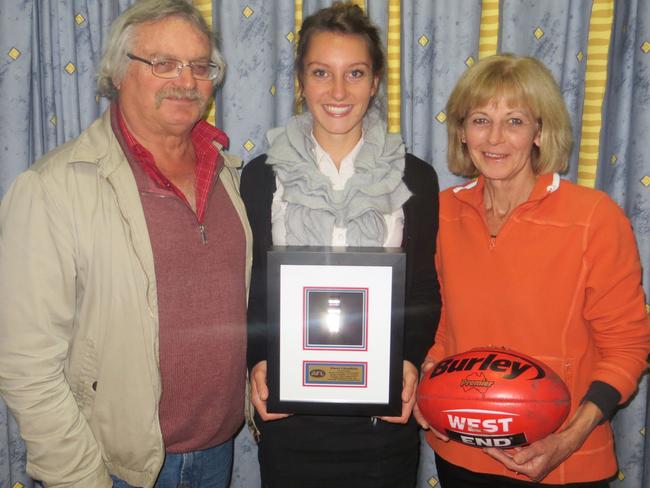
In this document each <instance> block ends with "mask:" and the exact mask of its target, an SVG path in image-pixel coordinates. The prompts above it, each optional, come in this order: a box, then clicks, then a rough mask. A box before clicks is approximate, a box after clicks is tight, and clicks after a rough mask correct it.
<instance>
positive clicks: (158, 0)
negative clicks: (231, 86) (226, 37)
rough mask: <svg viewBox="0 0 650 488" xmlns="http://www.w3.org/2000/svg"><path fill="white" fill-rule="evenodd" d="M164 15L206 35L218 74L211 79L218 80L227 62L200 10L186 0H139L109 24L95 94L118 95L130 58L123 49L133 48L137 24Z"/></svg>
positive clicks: (220, 78) (160, 17) (153, 20)
mask: <svg viewBox="0 0 650 488" xmlns="http://www.w3.org/2000/svg"><path fill="white" fill-rule="evenodd" d="M167 17H179V18H181V19H183V20H186V21H187V22H189V23H190V24H192V25H193V26H194V27H196V28H197V29H198V30H199V31H200V32H201V33H203V34H204V35H205V36H206V37H207V38H208V41H209V43H210V51H211V54H210V61H212V62H213V63H215V64H216V65H217V66H218V67H219V75H218V76H217V78H215V79H214V80H213V84H214V85H217V84H219V83H220V82H221V80H222V79H223V75H224V72H225V68H226V63H225V61H224V59H223V56H222V55H221V53H220V52H219V50H218V49H217V45H216V42H215V39H214V35H213V34H212V31H211V30H210V28H209V27H208V25H207V23H206V22H205V19H204V18H203V16H202V15H201V12H199V11H198V10H197V9H196V8H195V7H194V6H193V5H192V4H191V3H190V2H188V1H187V0H138V1H136V2H135V3H134V4H133V5H131V7H129V8H128V9H127V10H125V11H124V12H123V13H122V15H120V16H119V17H118V18H117V19H115V22H113V25H112V26H111V32H110V34H109V36H108V43H107V45H106V51H105V52H104V55H103V56H102V60H101V62H100V65H99V71H98V72H97V94H98V95H100V96H102V97H106V98H109V99H115V98H117V94H118V90H117V85H118V84H119V83H120V82H121V81H122V78H123V77H124V75H125V73H126V69H127V66H128V63H129V61H130V59H129V58H128V57H127V56H126V53H127V52H129V51H130V50H131V49H132V48H133V40H134V38H135V32H136V28H137V27H138V26H139V25H141V24H146V23H150V22H158V21H160V20H163V19H166V18H167Z"/></svg>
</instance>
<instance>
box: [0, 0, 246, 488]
mask: <svg viewBox="0 0 650 488" xmlns="http://www.w3.org/2000/svg"><path fill="white" fill-rule="evenodd" d="M223 70H224V64H223V60H222V58H221V55H220V54H219V52H218V51H217V49H216V47H215V45H214V41H213V39H212V35H211V33H210V31H209V29H208V27H207V26H206V24H205V22H204V20H203V19H202V17H201V14H200V13H199V12H198V11H197V10H196V9H195V8H194V7H192V6H191V4H190V3H188V2H186V1H184V0H141V1H138V2H136V3H135V4H134V5H133V6H132V7H131V8H129V9H128V10H127V11H126V12H124V13H123V14H122V15H121V16H120V17H119V18H118V19H117V20H116V21H115V23H114V25H113V28H112V31H111V36H110V39H109V42H108V46H107V51H106V53H105V55H104V57H103V59H102V63H101V68H100V73H99V77H98V86H99V93H100V94H102V95H105V96H108V97H109V98H111V99H112V105H111V107H110V109H109V110H107V112H106V113H105V114H104V115H103V116H102V117H101V118H100V119H99V120H97V121H95V122H94V123H93V124H92V125H91V126H90V127H89V128H88V129H87V130H86V131H84V132H83V133H82V134H81V135H80V136H79V137H78V138H77V139H75V140H73V141H71V142H69V143H67V144H65V145H64V146H62V147H60V148H58V149H56V150H54V151H52V152H51V153H49V154H48V155H46V156H45V157H44V158H43V159H42V160H41V161H39V162H38V163H37V164H35V165H34V166H33V167H32V168H31V169H30V170H28V171H26V172H25V173H23V174H22V175H20V176H19V177H18V179H17V180H16V182H15V183H14V185H13V186H12V188H11V189H10V190H9V192H8V193H7V195H6V197H5V198H4V201H3V202H2V206H1V207H0V337H1V338H2V339H0V393H1V394H2V396H3V397H4V399H5V401H6V403H7V404H8V406H9V408H10V409H11V410H12V412H13V413H14V415H15V416H16V418H17V420H18V424H19V427H20V431H21V434H22V436H23V438H24V439H25V442H26V445H27V452H28V464H27V470H28V472H29V473H30V475H31V476H33V477H34V478H37V479H41V480H43V481H44V482H45V484H46V486H48V487H66V488H73V487H74V488H105V487H111V486H116V487H126V486H138V487H152V486H154V485H155V486H156V487H170V486H173V487H176V486H184V487H225V486H228V484H229V478H230V472H231V464H232V449H233V441H232V438H233V436H234V434H235V433H236V431H237V430H238V429H239V427H240V426H241V424H242V421H243V411H244V405H243V404H244V382H245V308H246V295H247V288H248V280H249V270H250V262H251V255H250V230H249V227H248V223H247V221H246V218H245V210H244V208H243V205H242V203H241V200H240V198H239V194H238V189H237V185H238V179H237V172H236V169H235V168H234V167H235V166H236V165H237V163H238V162H239V161H238V160H236V159H235V158H233V157H231V156H228V155H226V154H225V153H224V152H223V151H222V148H223V147H225V146H227V144H228V138H227V137H226V135H225V134H224V133H223V132H221V131H219V130H217V129H216V128H214V127H212V126H211V125H209V124H207V123H206V122H204V121H203V120H201V117H202V115H203V113H204V111H205V108H206V104H207V101H208V99H209V98H210V95H211V93H212V91H213V88H214V85H215V84H216V83H217V82H218V81H220V80H221V78H222V76H223Z"/></svg>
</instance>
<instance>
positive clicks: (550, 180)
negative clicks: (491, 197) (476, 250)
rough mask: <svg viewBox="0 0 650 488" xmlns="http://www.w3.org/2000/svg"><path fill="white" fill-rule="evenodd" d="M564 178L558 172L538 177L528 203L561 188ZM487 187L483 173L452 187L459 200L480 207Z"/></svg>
mask: <svg viewBox="0 0 650 488" xmlns="http://www.w3.org/2000/svg"><path fill="white" fill-rule="evenodd" d="M561 181H562V179H561V178H560V175H559V174H557V173H545V174H543V175H539V176H538V177H537V181H536V182H535V186H534V187H533V191H532V192H531V193H530V196H529V197H528V200H527V201H526V203H531V202H536V201H541V200H543V199H545V198H546V197H547V196H548V195H550V194H551V193H553V192H555V191H557V190H558V189H559V188H560V183H561ZM484 189H485V178H484V177H483V176H482V175H481V176H479V177H478V178H476V179H475V180H472V181H470V182H469V183H467V184H465V185H461V186H457V187H454V188H453V189H452V191H453V194H454V196H455V197H456V198H458V199H459V200H461V201H463V202H465V203H468V204H470V205H472V206H473V207H476V208H480V207H482V206H483V190H484Z"/></svg>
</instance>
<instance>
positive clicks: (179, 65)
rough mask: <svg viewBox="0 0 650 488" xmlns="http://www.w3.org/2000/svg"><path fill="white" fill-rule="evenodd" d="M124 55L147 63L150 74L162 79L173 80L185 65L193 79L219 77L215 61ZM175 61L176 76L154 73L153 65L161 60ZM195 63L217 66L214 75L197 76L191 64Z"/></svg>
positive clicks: (210, 79)
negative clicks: (184, 60)
mask: <svg viewBox="0 0 650 488" xmlns="http://www.w3.org/2000/svg"><path fill="white" fill-rule="evenodd" d="M126 57H127V58H129V59H130V60H132V61H140V62H141V63H144V64H148V65H149V66H151V74H152V75H154V76H155V77H156V78H160V79H163V80H175V79H176V78H180V76H181V73H183V70H184V69H185V68H186V67H187V68H189V69H190V72H191V73H192V76H193V77H194V79H195V80H200V81H213V80H215V79H217V78H218V77H219V72H220V69H219V65H218V64H217V63H214V62H212V61H190V62H189V63H183V61H181V60H180V59H174V58H159V59H158V58H153V59H145V58H141V57H140V56H136V55H135V54H133V53H126ZM163 61H164V62H168V63H169V62H175V63H176V76H169V77H166V76H161V75H160V74H159V73H156V71H155V67H156V65H157V64H158V63H161V62H163ZM196 63H206V64H207V65H208V66H209V67H210V68H217V69H216V70H215V72H214V76H212V77H211V78H197V77H196V74H195V73H194V67H193V65H194V64H196ZM173 72H174V71H170V73H173Z"/></svg>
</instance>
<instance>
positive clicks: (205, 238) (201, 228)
mask: <svg viewBox="0 0 650 488" xmlns="http://www.w3.org/2000/svg"><path fill="white" fill-rule="evenodd" d="M199 233H200V234H201V242H203V244H207V243H208V236H207V235H205V225H203V224H199Z"/></svg>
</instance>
